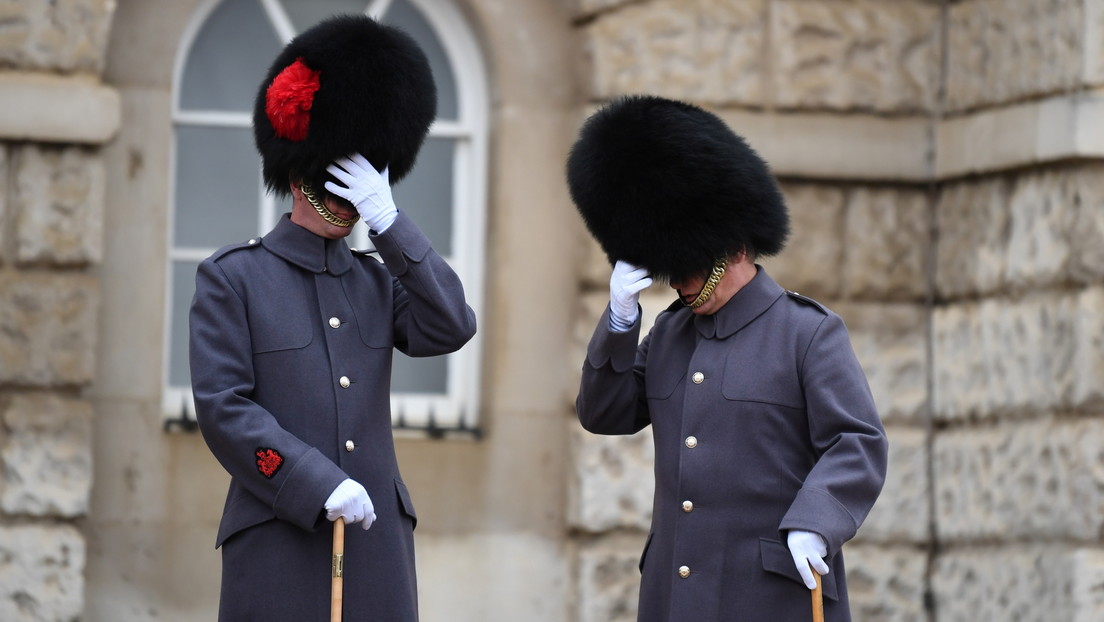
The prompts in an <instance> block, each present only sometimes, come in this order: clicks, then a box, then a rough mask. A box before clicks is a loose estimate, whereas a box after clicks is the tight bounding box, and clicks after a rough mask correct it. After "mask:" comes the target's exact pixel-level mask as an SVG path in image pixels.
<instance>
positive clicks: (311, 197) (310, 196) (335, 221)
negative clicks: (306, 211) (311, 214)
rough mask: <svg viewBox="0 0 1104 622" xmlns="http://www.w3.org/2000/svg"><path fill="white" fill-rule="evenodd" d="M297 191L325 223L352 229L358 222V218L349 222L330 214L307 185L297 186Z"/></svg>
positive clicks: (312, 189)
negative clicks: (301, 192)
mask: <svg viewBox="0 0 1104 622" xmlns="http://www.w3.org/2000/svg"><path fill="white" fill-rule="evenodd" d="M299 189H300V190H302V191H303V196H305V197H307V201H308V202H309V203H310V204H311V206H312V207H314V211H316V212H318V215H319V216H321V217H322V218H323V219H324V220H325V221H326V222H328V223H330V224H331V225H337V226H338V227H352V226H353V225H354V224H356V221H358V220H360V216H357V217H356V218H353V219H352V220H349V219H348V218H342V217H341V216H338V215H337V214H335V213H333V212H331V211H330V210H329V208H327V207H326V206H325V205H324V204H323V203H322V201H319V200H318V195H316V194H315V193H314V188H312V187H311V185H310V184H308V183H305V182H304V183H302V184H299Z"/></svg>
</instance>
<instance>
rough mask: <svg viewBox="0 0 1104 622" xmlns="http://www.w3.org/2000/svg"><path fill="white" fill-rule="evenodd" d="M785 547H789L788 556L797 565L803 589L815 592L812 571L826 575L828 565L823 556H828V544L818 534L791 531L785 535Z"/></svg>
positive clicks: (796, 530) (814, 580)
mask: <svg viewBox="0 0 1104 622" xmlns="http://www.w3.org/2000/svg"><path fill="white" fill-rule="evenodd" d="M786 546H787V547H789V549H790V555H791V556H792V557H793V560H794V563H795V564H797V572H798V573H800V574H801V579H802V580H803V581H805V587H807V588H809V589H810V590H815V589H816V579H815V578H814V577H813V570H816V571H817V574H820V575H826V574H828V563H827V562H825V561H824V556H825V555H827V554H828V544H827V543H825V542H824V538H823V537H821V535H820V534H819V533H813V532H812V531H801V530H800V529H793V530H791V531H790V532H789V534H787V535H786ZM809 564H812V569H810V568H809Z"/></svg>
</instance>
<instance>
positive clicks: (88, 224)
mask: <svg viewBox="0 0 1104 622" xmlns="http://www.w3.org/2000/svg"><path fill="white" fill-rule="evenodd" d="M13 167H14V168H15V174H16V179H17V180H18V181H17V182H16V187H15V192H14V196H13V197H12V210H13V211H14V212H15V220H16V230H17V234H16V235H17V248H16V257H17V260H18V261H19V262H21V263H24V264H28V263H49V264H53V265H81V264H88V263H97V262H99V260H100V258H101V256H102V254H103V250H102V246H103V220H104V197H105V190H106V189H105V181H104V180H105V176H106V173H105V170H104V164H103V160H102V158H101V157H100V155H99V154H98V153H95V152H90V151H87V150H85V149H81V148H78V147H65V148H52V147H42V146H38V145H27V146H24V147H21V148H18V149H17V150H16V151H15V157H14V158H13Z"/></svg>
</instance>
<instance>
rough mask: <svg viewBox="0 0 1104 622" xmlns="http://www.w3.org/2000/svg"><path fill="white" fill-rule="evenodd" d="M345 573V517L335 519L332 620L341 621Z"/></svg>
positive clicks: (331, 599) (334, 621)
mask: <svg viewBox="0 0 1104 622" xmlns="http://www.w3.org/2000/svg"><path fill="white" fill-rule="evenodd" d="M344 574H345V519H343V518H341V517H340V516H339V517H338V518H337V520H335V521H334V534H333V582H332V583H331V584H330V585H331V589H330V622H341V588H342V581H343V580H344V578H343V577H344Z"/></svg>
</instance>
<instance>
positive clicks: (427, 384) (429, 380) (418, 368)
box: [391, 350, 449, 393]
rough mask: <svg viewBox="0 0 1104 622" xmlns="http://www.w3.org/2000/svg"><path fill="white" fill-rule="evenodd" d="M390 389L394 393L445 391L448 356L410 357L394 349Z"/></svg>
mask: <svg viewBox="0 0 1104 622" xmlns="http://www.w3.org/2000/svg"><path fill="white" fill-rule="evenodd" d="M394 360H395V364H394V367H393V368H392V371H391V390H392V391H393V392H395V393H446V392H447V391H448V363H449V357H446V356H433V357H429V358H410V357H409V356H407V355H405V354H403V353H402V352H399V351H398V350H395V359H394Z"/></svg>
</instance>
